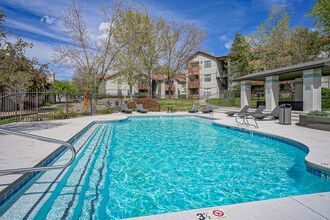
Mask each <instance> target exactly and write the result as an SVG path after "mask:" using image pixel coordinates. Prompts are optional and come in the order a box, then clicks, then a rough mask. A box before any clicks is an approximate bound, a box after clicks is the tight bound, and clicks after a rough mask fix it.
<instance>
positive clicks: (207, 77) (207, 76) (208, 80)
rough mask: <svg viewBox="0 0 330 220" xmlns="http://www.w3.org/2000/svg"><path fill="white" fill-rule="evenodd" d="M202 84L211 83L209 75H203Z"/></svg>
mask: <svg viewBox="0 0 330 220" xmlns="http://www.w3.org/2000/svg"><path fill="white" fill-rule="evenodd" d="M204 82H211V74H206V75H204Z"/></svg>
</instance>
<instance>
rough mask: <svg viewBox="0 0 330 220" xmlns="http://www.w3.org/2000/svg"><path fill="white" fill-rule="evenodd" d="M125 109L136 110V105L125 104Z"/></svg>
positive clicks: (133, 103) (131, 103)
mask: <svg viewBox="0 0 330 220" xmlns="http://www.w3.org/2000/svg"><path fill="white" fill-rule="evenodd" d="M127 108H129V109H133V110H136V104H135V102H128V103H127Z"/></svg>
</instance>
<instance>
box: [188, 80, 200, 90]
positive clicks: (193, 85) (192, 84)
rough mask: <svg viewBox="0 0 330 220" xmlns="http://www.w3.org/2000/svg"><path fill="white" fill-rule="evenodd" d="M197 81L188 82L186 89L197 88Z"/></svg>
mask: <svg viewBox="0 0 330 220" xmlns="http://www.w3.org/2000/svg"><path fill="white" fill-rule="evenodd" d="M198 88H199V81H192V82H188V89H198Z"/></svg>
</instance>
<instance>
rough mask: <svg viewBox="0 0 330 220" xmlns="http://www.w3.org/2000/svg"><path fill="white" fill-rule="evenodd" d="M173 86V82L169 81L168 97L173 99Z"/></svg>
mask: <svg viewBox="0 0 330 220" xmlns="http://www.w3.org/2000/svg"><path fill="white" fill-rule="evenodd" d="M172 86H173V82H170V81H169V82H168V94H169V96H168V98H169V99H171V98H172ZM165 90H166V86H165Z"/></svg>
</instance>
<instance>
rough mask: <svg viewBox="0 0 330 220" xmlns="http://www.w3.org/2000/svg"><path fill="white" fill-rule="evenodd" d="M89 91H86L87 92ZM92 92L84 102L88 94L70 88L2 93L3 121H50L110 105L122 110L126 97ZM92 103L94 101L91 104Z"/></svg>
mask: <svg viewBox="0 0 330 220" xmlns="http://www.w3.org/2000/svg"><path fill="white" fill-rule="evenodd" d="M85 95H86V94H85ZM95 96H96V94H88V98H87V99H85V101H87V102H88V103H84V94H79V93H75V94H70V93H68V92H63V93H54V92H52V91H51V90H42V91H40V90H33V91H28V92H21V93H20V92H12V93H8V94H4V93H2V94H0V124H8V123H13V122H31V121H47V120H54V119H67V118H71V117H78V116H88V115H93V114H95V113H104V114H106V113H109V111H110V108H112V110H114V111H118V110H119V107H118V106H119V105H120V103H122V102H123V101H124V100H125V98H124V97H116V96H110V95H107V94H97V96H98V101H97V103H95V101H94V97H95ZM90 103H91V104H90Z"/></svg>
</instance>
